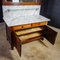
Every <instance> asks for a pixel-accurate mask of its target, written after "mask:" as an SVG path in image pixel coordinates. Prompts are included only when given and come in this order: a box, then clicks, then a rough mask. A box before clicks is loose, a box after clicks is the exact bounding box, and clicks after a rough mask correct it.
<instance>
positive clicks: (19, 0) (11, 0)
mask: <svg viewBox="0 0 60 60" xmlns="http://www.w3.org/2000/svg"><path fill="white" fill-rule="evenodd" d="M5 1H8V2H40V0H5Z"/></svg>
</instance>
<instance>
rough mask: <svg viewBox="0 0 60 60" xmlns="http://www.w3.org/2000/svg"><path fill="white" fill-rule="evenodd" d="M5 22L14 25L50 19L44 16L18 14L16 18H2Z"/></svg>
mask: <svg viewBox="0 0 60 60" xmlns="http://www.w3.org/2000/svg"><path fill="white" fill-rule="evenodd" d="M3 19H4V21H5V22H6V24H7V25H8V26H9V27H11V26H16V25H24V24H31V23H37V22H45V21H50V19H48V18H46V17H44V16H41V15H39V16H20V17H16V18H3Z"/></svg>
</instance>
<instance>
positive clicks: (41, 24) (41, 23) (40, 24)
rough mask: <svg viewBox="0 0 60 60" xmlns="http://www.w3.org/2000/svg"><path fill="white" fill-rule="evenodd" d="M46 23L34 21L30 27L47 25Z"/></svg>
mask: <svg viewBox="0 0 60 60" xmlns="http://www.w3.org/2000/svg"><path fill="white" fill-rule="evenodd" d="M47 24H48V22H40V23H34V24H32V27H36V26H43V25H47Z"/></svg>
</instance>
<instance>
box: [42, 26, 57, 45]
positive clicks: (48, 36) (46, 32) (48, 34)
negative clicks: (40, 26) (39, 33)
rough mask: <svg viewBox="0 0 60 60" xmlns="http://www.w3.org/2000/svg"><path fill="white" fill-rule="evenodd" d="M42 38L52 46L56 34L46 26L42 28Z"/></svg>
mask: <svg viewBox="0 0 60 60" xmlns="http://www.w3.org/2000/svg"><path fill="white" fill-rule="evenodd" d="M43 36H44V37H45V38H46V39H47V40H48V41H49V42H50V43H51V44H54V43H55V40H56V36H57V32H56V31H54V30H53V29H51V28H50V27H48V26H44V30H43Z"/></svg>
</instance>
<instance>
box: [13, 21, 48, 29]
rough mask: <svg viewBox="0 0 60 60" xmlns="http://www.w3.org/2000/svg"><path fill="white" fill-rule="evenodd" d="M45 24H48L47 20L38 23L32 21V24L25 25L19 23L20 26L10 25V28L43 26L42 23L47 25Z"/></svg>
mask: <svg viewBox="0 0 60 60" xmlns="http://www.w3.org/2000/svg"><path fill="white" fill-rule="evenodd" d="M47 24H48V22H40V23H33V24H27V25H21V26H14V27H12V29H13V30H20V29H26V28H32V27H37V26H43V25H47Z"/></svg>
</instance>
